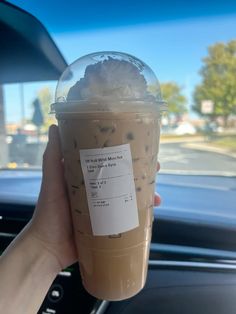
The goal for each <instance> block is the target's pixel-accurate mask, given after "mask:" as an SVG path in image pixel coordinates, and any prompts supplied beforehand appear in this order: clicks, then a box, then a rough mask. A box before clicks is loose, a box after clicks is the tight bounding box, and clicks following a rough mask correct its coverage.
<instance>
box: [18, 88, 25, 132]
mask: <svg viewBox="0 0 236 314" xmlns="http://www.w3.org/2000/svg"><path fill="white" fill-rule="evenodd" d="M19 91H20V105H21V127H22V128H24V125H25V99H24V98H25V97H24V85H23V83H21V84H19Z"/></svg>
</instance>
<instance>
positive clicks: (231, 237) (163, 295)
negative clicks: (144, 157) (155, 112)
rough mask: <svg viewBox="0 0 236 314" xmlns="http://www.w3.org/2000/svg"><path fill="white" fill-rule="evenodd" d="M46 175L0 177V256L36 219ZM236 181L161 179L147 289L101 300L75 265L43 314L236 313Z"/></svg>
mask: <svg viewBox="0 0 236 314" xmlns="http://www.w3.org/2000/svg"><path fill="white" fill-rule="evenodd" d="M40 182H41V171H37V170H14V171H13V170H2V171H1V172H0V251H1V252H2V251H4V249H5V248H6V247H7V246H8V245H9V244H10V242H11V241H12V240H13V239H14V237H15V236H16V235H17V234H18V233H19V232H20V231H21V230H22V229H23V228H24V226H25V225H26V224H27V222H28V221H29V220H30V219H31V217H32V214H33V211H34V207H35V204H36V202H37V196H38V193H39V189H40ZM235 190H236V179H235V178H232V177H210V176H186V175H171V174H159V175H158V177H157V191H158V192H159V193H160V194H161V196H162V200H163V201H162V205H161V206H160V207H158V208H155V209H154V217H155V219H154V223H153V234H152V243H151V249H150V259H149V270H148V277H147V282H146V285H145V287H144V289H143V290H142V291H141V292H140V293H139V294H137V295H136V296H134V297H132V298H130V299H128V300H124V301H119V302H108V301H106V300H97V299H96V298H94V297H92V296H91V295H89V294H88V293H87V292H86V291H85V289H84V288H83V285H82V280H81V277H80V273H79V266H78V264H77V263H76V264H74V265H71V266H70V267H68V268H67V269H64V270H63V271H61V272H60V273H59V274H58V276H57V277H56V279H55V280H54V282H53V284H52V285H51V287H50V289H49V291H48V293H47V295H46V297H45V299H44V302H43V304H42V306H41V308H40V310H39V312H38V313H39V314H45V313H47V314H48V313H55V314H70V313H71V314H72V313H77V312H78V313H89V314H96V313H97V314H101V313H108V314H111V313H112V314H116V313H117V314H118V313H122V314H129V313H147V314H148V313H158V314H159V313H160V314H176V313H181V314H184V313H192V314H195V313H196V314H197V313H206V314H211V313H220V314H221V313H222V314H223V313H224V314H226V313H234V312H235V307H236V300H235V297H234V296H235V293H236V253H235V249H236V226H235V218H234V216H235V209H236V208H235V204H236V193H235Z"/></svg>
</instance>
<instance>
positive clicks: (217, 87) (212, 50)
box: [193, 40, 236, 126]
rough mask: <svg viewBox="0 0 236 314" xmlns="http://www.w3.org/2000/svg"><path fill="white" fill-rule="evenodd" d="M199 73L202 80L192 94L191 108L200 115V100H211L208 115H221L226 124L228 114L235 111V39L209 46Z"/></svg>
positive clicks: (211, 116)
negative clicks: (192, 102)
mask: <svg viewBox="0 0 236 314" xmlns="http://www.w3.org/2000/svg"><path fill="white" fill-rule="evenodd" d="M200 75H201V77H202V82H201V83H200V84H199V85H198V86H196V88H195V91H194V94H193V99H194V105H193V110H194V111H196V112H197V113H198V114H200V115H202V113H201V102H202V101H203V100H211V101H213V103H214V110H213V112H212V114H209V117H210V118H211V119H215V118H216V117H219V116H220V117H223V118H224V121H225V126H227V121H228V117H229V115H230V114H232V113H236V40H232V41H230V42H228V43H226V44H224V43H216V44H215V45H213V46H210V47H209V48H208V56H207V57H205V58H204V59H203V66H202V68H201V70H200Z"/></svg>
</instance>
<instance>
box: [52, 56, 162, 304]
mask: <svg viewBox="0 0 236 314" xmlns="http://www.w3.org/2000/svg"><path fill="white" fill-rule="evenodd" d="M154 91H155V92H154ZM163 110H165V103H164V102H163V100H162V98H161V92H160V87H159V83H158V81H157V78H156V76H155V75H154V73H153V72H152V70H151V69H150V68H149V67H148V66H147V65H146V64H144V63H143V62H142V61H140V60H138V59H137V58H135V57H133V56H130V55H127V54H123V53H118V52H100V53H94V54H90V55H87V56H85V57H82V58H80V59H78V60H77V61H75V62H74V63H73V64H72V65H70V66H69V67H68V68H67V69H66V70H65V72H64V73H63V74H62V76H61V78H60V80H59V82H58V86H57V91H56V102H55V103H54V104H53V105H52V111H53V112H55V114H56V118H57V120H58V126H59V132H60V139H61V145H62V152H63V157H64V161H65V178H66V182H67V186H68V191H69V198H70V205H71V213H72V220H73V228H74V236H75V242H76V246H77V252H78V261H79V265H80V271H81V276H82V280H83V285H84V287H85V289H86V290H87V291H88V292H89V293H90V294H92V295H93V296H95V297H97V298H99V299H105V300H113V301H114V300H123V299H126V298H129V297H132V296H133V295H135V294H137V293H138V292H139V291H140V290H141V289H142V288H143V286H144V284H145V281H146V274H147V266H148V258H149V245H150V239H151V233H152V221H153V205H154V203H153V202H154V189H155V177H156V164H157V155H158V149H159V136H160V118H161V112H162V111H163Z"/></svg>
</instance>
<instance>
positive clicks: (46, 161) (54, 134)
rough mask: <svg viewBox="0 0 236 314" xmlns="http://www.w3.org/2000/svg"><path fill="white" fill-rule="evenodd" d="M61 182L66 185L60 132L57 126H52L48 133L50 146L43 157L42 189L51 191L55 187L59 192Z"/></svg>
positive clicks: (48, 145)
mask: <svg viewBox="0 0 236 314" xmlns="http://www.w3.org/2000/svg"><path fill="white" fill-rule="evenodd" d="M61 182H63V183H64V172H63V165H62V153H61V147H60V138H59V132H58V127H57V126H56V125H51V126H50V128H49V132H48V144H47V147H46V150H45V152H44V155H43V181H42V185H43V186H42V187H43V188H45V189H47V190H50V191H52V190H53V189H54V187H55V188H57V190H58V185H60V183H61ZM62 186H63V184H62Z"/></svg>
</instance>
